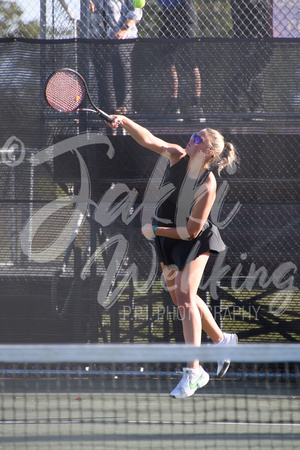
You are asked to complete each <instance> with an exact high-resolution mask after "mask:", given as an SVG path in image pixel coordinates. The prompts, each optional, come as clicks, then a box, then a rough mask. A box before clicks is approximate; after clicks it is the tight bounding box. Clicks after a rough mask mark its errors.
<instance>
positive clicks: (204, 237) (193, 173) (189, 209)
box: [107, 115, 237, 398]
mask: <svg viewBox="0 0 300 450" xmlns="http://www.w3.org/2000/svg"><path fill="white" fill-rule="evenodd" d="M113 119H114V120H113V122H112V123H111V124H109V123H107V124H108V125H109V126H111V127H112V128H117V127H118V126H119V125H120V126H121V127H122V128H124V129H125V130H126V131H127V132H128V133H129V134H130V135H131V136H132V137H133V139H135V140H136V141H137V142H138V143H139V144H140V145H142V146H143V147H145V148H148V149H150V150H152V151H154V152H156V153H159V154H161V155H164V156H165V157H167V158H168V159H169V160H170V165H169V169H168V171H167V173H166V177H165V180H164V183H165V184H166V183H168V184H169V185H170V184H171V185H173V188H174V190H173V191H172V193H171V194H170V195H169V196H168V197H167V198H166V199H164V201H160V202H159V206H158V210H157V214H156V216H157V218H158V221H157V223H156V224H155V225H154V226H153V225H152V224H147V225H145V226H143V228H142V233H143V234H144V236H145V237H146V238H148V239H150V238H152V237H155V242H156V247H157V252H158V255H159V259H160V262H161V267H162V271H163V274H164V278H165V282H166V285H167V287H168V290H169V292H170V295H171V297H172V300H173V302H174V303H175V305H177V307H178V309H179V312H180V317H181V320H182V326H183V334H184V339H185V343H186V344H193V345H196V346H200V345H201V332H202V328H203V330H204V331H205V332H206V333H207V334H208V336H209V337H210V338H211V339H212V341H213V342H214V343H216V344H221V345H222V344H237V336H236V335H235V334H227V333H223V332H222V331H221V329H220V328H219V326H218V325H217V323H216V321H215V320H214V317H213V315H212V314H211V312H210V310H209V308H208V307H207V305H206V304H205V302H204V301H203V300H202V299H201V298H200V297H199V296H198V295H197V291H198V287H199V284H200V281H201V278H202V275H203V272H204V268H205V266H206V263H207V261H208V259H209V256H210V253H218V252H221V251H223V250H225V244H224V242H223V240H222V238H221V236H220V233H219V230H218V228H217V227H216V226H215V225H213V224H212V223H211V222H210V221H209V220H208V216H209V214H210V211H211V208H212V206H213V203H214V201H215V198H216V190H217V182H216V178H215V176H214V174H213V173H212V171H211V170H212V168H213V167H215V166H216V165H218V168H219V173H220V171H221V170H222V169H223V168H224V167H225V166H227V165H228V164H232V163H233V162H234V161H235V160H236V159H237V155H236V152H235V148H234V146H233V145H232V144H231V143H229V142H225V141H224V137H223V136H222V135H221V134H220V133H219V132H218V131H216V130H213V129H210V128H206V129H203V130H201V131H199V132H198V133H194V134H193V135H192V136H191V138H190V140H189V142H188V143H187V146H186V148H182V147H181V146H180V145H177V144H171V143H168V142H165V141H164V140H162V139H160V138H158V137H156V136H154V135H153V134H152V133H151V132H150V131H149V130H147V129H146V128H144V127H142V126H140V125H138V124H137V123H135V122H133V121H132V120H130V119H129V118H127V117H125V116H119V115H118V116H113ZM229 364H230V361H229V360H227V359H225V357H224V361H222V362H219V363H218V368H217V375H218V376H223V375H225V373H226V371H227V369H228V367H229ZM208 381H209V375H208V373H207V372H205V371H204V369H203V368H202V367H201V366H200V364H199V361H190V362H188V363H187V367H186V368H184V369H183V377H182V380H181V381H180V382H179V384H178V385H177V386H176V387H175V389H174V390H173V391H172V392H171V394H170V395H171V396H173V397H175V398H184V397H189V396H191V395H193V394H194V392H195V391H196V390H197V389H198V388H201V387H203V386H205V385H206V384H207V383H208Z"/></svg>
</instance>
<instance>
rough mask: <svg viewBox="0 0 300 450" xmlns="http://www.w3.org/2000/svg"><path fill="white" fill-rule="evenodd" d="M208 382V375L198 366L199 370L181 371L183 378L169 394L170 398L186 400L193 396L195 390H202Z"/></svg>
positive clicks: (186, 369) (185, 369)
mask: <svg viewBox="0 0 300 450" xmlns="http://www.w3.org/2000/svg"><path fill="white" fill-rule="evenodd" d="M208 382H209V375H208V373H207V372H205V370H204V369H203V367H201V366H200V368H199V370H194V369H188V368H187V367H185V368H184V369H183V377H182V379H181V380H180V382H179V383H178V385H177V386H176V388H175V389H173V391H172V392H171V393H170V396H171V397H175V398H186V397H190V396H191V395H193V394H194V393H195V392H196V390H197V389H199V388H202V387H203V386H205V385H206V384H207V383H208Z"/></svg>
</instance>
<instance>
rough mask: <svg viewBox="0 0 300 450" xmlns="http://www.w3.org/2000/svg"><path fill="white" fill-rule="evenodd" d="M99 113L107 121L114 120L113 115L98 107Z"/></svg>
mask: <svg viewBox="0 0 300 450" xmlns="http://www.w3.org/2000/svg"><path fill="white" fill-rule="evenodd" d="M97 114H98V116H100V117H101V119H104V120H106V122H109V123H111V122H112V121H113V120H114V119H113V117H111V116H109V115H108V114H106V113H105V112H104V111H101V109H97Z"/></svg>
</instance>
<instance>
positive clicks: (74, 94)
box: [45, 69, 113, 122]
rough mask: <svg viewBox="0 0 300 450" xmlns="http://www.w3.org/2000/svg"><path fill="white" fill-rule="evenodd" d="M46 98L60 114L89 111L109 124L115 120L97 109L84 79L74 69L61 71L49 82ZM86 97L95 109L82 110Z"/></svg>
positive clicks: (53, 75)
mask: <svg viewBox="0 0 300 450" xmlns="http://www.w3.org/2000/svg"><path fill="white" fill-rule="evenodd" d="M45 97H46V100H47V102H48V104H49V105H50V106H52V108H54V109H56V110H57V111H60V112H73V111H89V112H93V113H95V114H98V116H100V117H101V119H104V120H106V121H107V122H112V121H113V118H112V117H111V116H109V115H108V114H106V113H105V112H104V111H101V109H99V108H97V107H96V106H95V105H94V103H93V102H92V100H91V97H90V94H89V91H88V88H87V85H86V82H85V80H84V79H83V77H82V76H81V75H80V74H79V73H78V72H76V71H75V70H72V69H60V70H58V71H57V72H54V73H53V74H52V75H50V77H49V78H48V80H47V83H46V88H45ZM86 97H87V98H88V100H89V102H90V104H91V106H92V107H93V109H88V108H81V106H82V104H83V102H84V101H85V99H86Z"/></svg>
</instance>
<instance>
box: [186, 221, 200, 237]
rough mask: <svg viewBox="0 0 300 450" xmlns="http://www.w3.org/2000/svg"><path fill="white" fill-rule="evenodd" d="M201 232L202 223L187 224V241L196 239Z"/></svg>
mask: <svg viewBox="0 0 300 450" xmlns="http://www.w3.org/2000/svg"><path fill="white" fill-rule="evenodd" d="M201 230H202V223H200V224H199V223H195V222H192V223H190V224H188V226H187V234H188V239H196V237H197V236H198V235H199V233H200V231H201Z"/></svg>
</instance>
